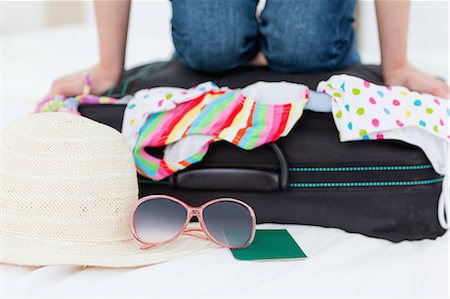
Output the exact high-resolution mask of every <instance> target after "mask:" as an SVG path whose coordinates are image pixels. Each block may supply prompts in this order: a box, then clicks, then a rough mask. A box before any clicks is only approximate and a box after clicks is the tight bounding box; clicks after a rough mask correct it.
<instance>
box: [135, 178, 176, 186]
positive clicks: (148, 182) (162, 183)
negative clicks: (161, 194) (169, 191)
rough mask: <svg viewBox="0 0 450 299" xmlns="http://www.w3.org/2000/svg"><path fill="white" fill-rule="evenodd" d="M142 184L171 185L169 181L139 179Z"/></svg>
mask: <svg viewBox="0 0 450 299" xmlns="http://www.w3.org/2000/svg"><path fill="white" fill-rule="evenodd" d="M138 182H139V183H140V184H154V185H169V182H168V181H152V180H147V179H139V180H138Z"/></svg>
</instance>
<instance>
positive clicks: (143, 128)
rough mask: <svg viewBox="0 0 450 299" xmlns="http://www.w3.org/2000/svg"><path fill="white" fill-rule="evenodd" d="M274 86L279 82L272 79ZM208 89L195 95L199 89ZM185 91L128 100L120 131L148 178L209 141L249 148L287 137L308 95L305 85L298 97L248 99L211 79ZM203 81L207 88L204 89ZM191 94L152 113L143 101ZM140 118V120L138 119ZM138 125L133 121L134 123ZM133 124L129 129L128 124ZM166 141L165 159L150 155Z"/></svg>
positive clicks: (189, 158) (191, 157) (177, 165)
mask: <svg viewBox="0 0 450 299" xmlns="http://www.w3.org/2000/svg"><path fill="white" fill-rule="evenodd" d="M273 84H274V85H273V88H276V84H277V83H273ZM199 86H201V87H200V88H203V89H204V90H207V91H206V92H204V93H202V94H201V95H198V89H199ZM199 86H196V87H194V88H192V89H189V90H181V89H174V90H173V91H172V90H170V89H167V88H165V89H164V90H165V91H167V92H170V94H171V96H169V97H166V96H164V95H162V94H160V93H155V89H157V88H155V89H150V90H148V94H153V95H155V94H158V97H151V96H149V97H146V98H145V97H139V98H140V99H136V98H134V99H133V100H131V101H130V102H129V103H128V106H127V109H126V112H125V116H124V122H123V126H122V128H123V129H122V133H124V135H125V136H126V137H127V139H128V140H129V144H130V145H131V146H132V148H133V154H134V158H135V162H136V166H137V170H138V172H139V173H140V174H141V175H143V176H145V177H147V178H150V179H153V180H161V179H164V178H166V177H167V176H169V175H171V174H173V173H174V172H176V171H179V170H181V169H184V168H186V167H188V166H189V165H191V164H193V163H197V162H199V161H201V160H202V158H203V157H204V155H205V154H206V152H207V150H208V146H209V144H210V143H211V142H214V141H218V140H226V141H228V142H230V143H232V144H234V145H236V146H238V147H240V148H242V149H246V150H251V149H254V148H256V147H258V146H260V145H262V144H265V143H269V142H273V141H275V140H277V139H278V138H279V137H282V136H286V135H287V134H288V133H289V131H290V130H291V129H292V127H293V126H294V125H295V123H296V122H297V121H298V119H299V118H300V117H301V115H302V113H303V108H304V106H305V104H306V102H307V100H308V88H306V87H303V86H302V87H303V88H302V89H301V91H302V92H301V93H299V95H298V98H297V99H295V100H292V99H289V100H285V101H284V103H280V100H279V99H277V101H276V102H277V104H271V103H268V102H267V101H259V100H258V99H250V98H247V97H246V96H245V95H244V94H243V93H242V90H240V89H237V90H230V89H223V88H222V89H220V88H218V87H217V86H215V85H214V84H213V83H211V82H206V83H203V84H201V85H199ZM205 86H207V88H205ZM179 93H183V95H184V96H185V97H186V95H189V94H194V95H195V97H194V98H192V99H190V100H188V101H185V102H183V103H180V104H177V105H176V107H175V108H173V109H172V110H169V111H162V112H161V111H160V112H156V113H152V111H148V110H147V111H145V110H142V109H140V107H148V105H145V104H143V102H145V101H153V102H158V101H160V98H164V99H167V98H169V99H170V98H177V94H179ZM142 120H144V121H142ZM136 124H137V125H136ZM133 126H134V128H133V129H132V127H133ZM164 145H167V147H166V149H165V153H164V157H163V159H159V158H157V157H154V156H152V155H150V154H149V153H148V152H147V151H146V150H145V149H146V148H147V147H161V146H164Z"/></svg>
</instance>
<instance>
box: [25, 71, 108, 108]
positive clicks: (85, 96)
mask: <svg viewBox="0 0 450 299" xmlns="http://www.w3.org/2000/svg"><path fill="white" fill-rule="evenodd" d="M91 85H92V82H91V78H90V76H89V75H86V77H85V85H84V88H83V93H82V94H81V95H78V96H76V97H69V98H66V97H64V96H62V95H56V96H54V97H49V98H45V99H43V100H42V101H40V102H39V103H38V104H37V105H36V108H35V110H34V112H35V113H39V112H68V113H73V114H80V113H79V112H78V107H79V106H80V105H81V104H85V105H89V104H114V103H116V102H117V99H114V98H110V97H98V96H94V95H91V94H90V93H91Z"/></svg>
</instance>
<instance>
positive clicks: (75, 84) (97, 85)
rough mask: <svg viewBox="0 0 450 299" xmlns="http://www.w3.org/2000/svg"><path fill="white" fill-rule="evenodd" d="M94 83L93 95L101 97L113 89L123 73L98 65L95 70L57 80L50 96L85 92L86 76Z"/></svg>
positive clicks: (69, 95) (73, 94)
mask: <svg viewBox="0 0 450 299" xmlns="http://www.w3.org/2000/svg"><path fill="white" fill-rule="evenodd" d="M88 73H89V76H90V78H91V81H92V87H91V94H93V95H100V94H102V93H104V92H105V91H107V90H108V89H109V88H111V87H113V86H114V85H115V84H116V83H117V82H118V81H119V78H120V74H121V71H119V70H117V69H112V68H108V67H104V66H102V65H100V64H97V65H96V66H94V67H93V68H91V69H89V70H86V71H81V72H78V73H75V74H72V75H68V76H64V77H61V78H58V79H56V80H55V81H54V82H53V84H52V88H51V90H50V92H49V94H48V96H55V95H63V96H65V97H71V96H77V95H79V94H81V93H82V92H83V87H84V85H85V77H86V74H88Z"/></svg>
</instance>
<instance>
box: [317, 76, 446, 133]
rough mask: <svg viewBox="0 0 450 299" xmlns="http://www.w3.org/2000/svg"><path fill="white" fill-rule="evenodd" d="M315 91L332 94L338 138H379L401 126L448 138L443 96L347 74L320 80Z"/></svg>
mask: <svg viewBox="0 0 450 299" xmlns="http://www.w3.org/2000/svg"><path fill="white" fill-rule="evenodd" d="M317 90H318V91H321V92H324V93H326V94H328V95H330V96H331V97H332V101H333V102H332V109H333V116H334V119H335V122H336V126H337V127H338V130H339V132H340V133H341V141H349V140H358V139H359V140H361V139H363V140H364V139H383V135H384V133H385V132H387V131H392V130H396V129H399V128H402V127H415V128H418V129H421V130H424V131H426V132H428V133H430V134H432V135H434V136H437V137H439V138H442V139H444V140H447V141H448V140H449V139H450V134H449V125H448V124H449V116H450V110H449V107H448V101H446V100H444V99H441V98H437V97H434V96H432V95H429V94H420V93H417V92H413V91H410V90H408V89H407V88H405V87H401V86H382V85H377V84H374V83H371V82H368V81H365V80H363V79H360V78H357V77H353V76H349V75H335V76H332V77H331V78H330V79H328V80H327V81H322V82H320V83H319V85H318V87H317ZM350 124H351V125H350Z"/></svg>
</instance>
